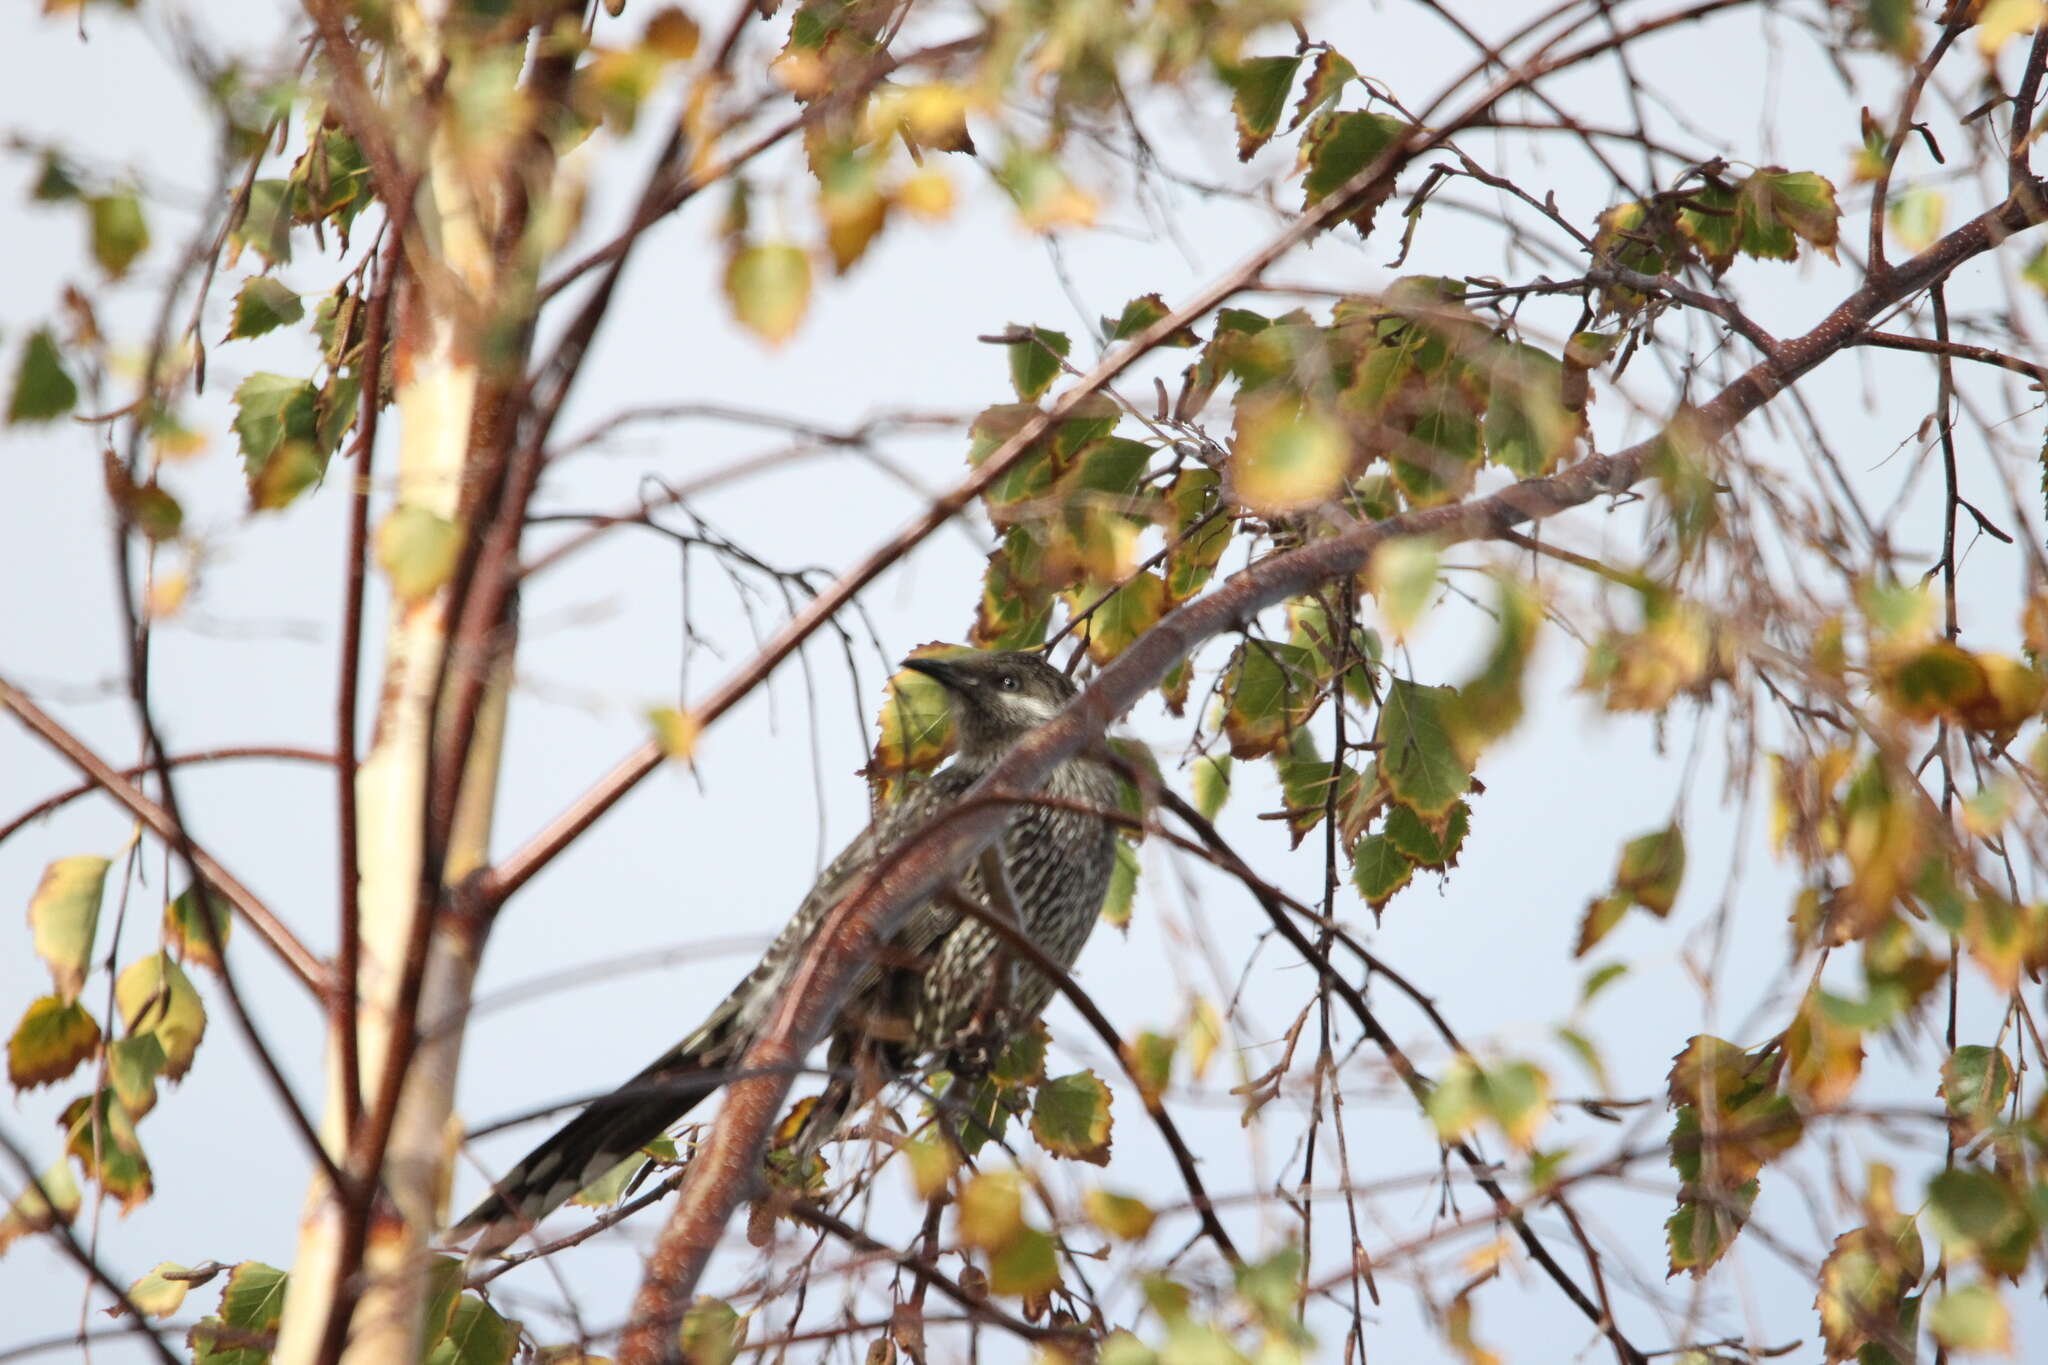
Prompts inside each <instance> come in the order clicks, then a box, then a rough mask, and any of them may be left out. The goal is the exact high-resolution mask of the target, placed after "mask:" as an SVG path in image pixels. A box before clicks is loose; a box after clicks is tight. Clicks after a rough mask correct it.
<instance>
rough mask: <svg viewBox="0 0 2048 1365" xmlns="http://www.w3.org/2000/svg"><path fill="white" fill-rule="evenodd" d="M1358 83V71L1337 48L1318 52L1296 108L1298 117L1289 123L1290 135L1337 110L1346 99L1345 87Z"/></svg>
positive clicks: (1327, 48) (1295, 115)
mask: <svg viewBox="0 0 2048 1365" xmlns="http://www.w3.org/2000/svg"><path fill="white" fill-rule="evenodd" d="M1357 79H1358V68H1357V67H1355V66H1353V65H1352V64H1351V63H1350V62H1349V61H1347V60H1345V58H1344V56H1343V54H1341V53H1339V52H1338V51H1337V50H1336V49H1335V48H1330V47H1326V48H1324V49H1322V50H1321V51H1319V52H1317V53H1316V61H1315V65H1314V66H1312V67H1310V68H1309V73H1308V79H1307V80H1306V81H1303V82H1302V85H1301V100H1300V102H1299V103H1297V104H1296V105H1295V106H1294V117H1293V118H1291V119H1289V120H1288V121H1287V131H1289V132H1290V133H1291V132H1293V131H1294V130H1295V129H1296V128H1299V127H1300V126H1301V125H1302V124H1304V123H1306V122H1308V120H1309V119H1311V118H1313V117H1315V116H1316V115H1317V114H1320V113H1322V112H1323V111H1324V110H1325V109H1330V108H1334V107H1335V106H1336V104H1337V101H1338V100H1339V99H1341V98H1343V95H1344V87H1345V86H1347V85H1349V84H1350V83H1351V82H1352V81H1355V80H1357Z"/></svg>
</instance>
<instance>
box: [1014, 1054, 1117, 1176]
mask: <svg viewBox="0 0 2048 1365" xmlns="http://www.w3.org/2000/svg"><path fill="white" fill-rule="evenodd" d="M1112 1124H1113V1119H1112V1117H1111V1115H1110V1112H1109V1087H1108V1086H1106V1085H1104V1084H1103V1083H1102V1082H1101V1081H1100V1080H1099V1079H1097V1078H1096V1075H1095V1073H1094V1072H1092V1071H1076V1072H1074V1073H1073V1074H1072V1075H1069V1076H1061V1077H1059V1078H1058V1079H1056V1080H1050V1081H1047V1082H1046V1083H1045V1084H1044V1085H1041V1086H1039V1087H1038V1094H1037V1095H1036V1096H1034V1097H1033V1098H1032V1101H1031V1136H1032V1137H1034V1138H1037V1139H1038V1145H1039V1146H1041V1147H1043V1148H1045V1150H1046V1151H1048V1152H1051V1153H1052V1154H1053V1155H1054V1156H1063V1157H1066V1158H1067V1159H1069V1160H1071V1161H1086V1162H1089V1163H1091V1164H1093V1165H1097V1166H1107V1165H1108V1164H1109V1130H1110V1128H1111V1126H1112Z"/></svg>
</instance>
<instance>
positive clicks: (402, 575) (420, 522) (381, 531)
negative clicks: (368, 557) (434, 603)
mask: <svg viewBox="0 0 2048 1365" xmlns="http://www.w3.org/2000/svg"><path fill="white" fill-rule="evenodd" d="M462 541H463V536H462V528H461V527H460V526H458V525H456V524H455V523H454V522H452V521H450V520H448V519H447V518H446V517H443V516H441V515H439V514H438V513H435V512H432V511H429V510H428V509H427V508H424V507H420V506H417V505H414V504H411V503H401V504H400V505H399V506H397V507H395V508H393V509H392V511H391V515H390V516H389V517H386V518H385V519H384V524H383V525H382V526H380V527H378V528H377V563H378V564H379V565H380V566H381V567H382V568H383V570H384V572H385V573H387V574H389V575H390V576H391V592H392V595H393V596H395V597H396V598H397V599H398V600H399V601H400V602H401V603H403V604H405V605H406V606H412V605H414V604H415V603H419V602H424V601H426V600H427V599H428V598H429V597H432V596H433V595H434V594H435V593H437V592H439V591H440V590H441V587H442V585H443V584H445V583H446V582H447V581H448V580H449V579H450V578H452V577H453V576H454V574H455V566H456V564H457V563H458V562H460V560H461V558H462Z"/></svg>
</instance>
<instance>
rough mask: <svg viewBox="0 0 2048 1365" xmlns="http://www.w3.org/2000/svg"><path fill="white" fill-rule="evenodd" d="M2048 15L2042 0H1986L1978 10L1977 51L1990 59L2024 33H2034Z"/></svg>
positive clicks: (2047, 7)
mask: <svg viewBox="0 0 2048 1365" xmlns="http://www.w3.org/2000/svg"><path fill="white" fill-rule="evenodd" d="M2044 15H2048V5H2044V4H2043V3H2041V0H1985V4H1984V7H1983V8H1982V9H1980V10H1979V11H1978V12H1977V50H1978V51H1979V52H1981V53H1983V54H1984V55H1985V57H1987V58H1991V57H1996V56H1997V55H1998V49H2000V48H2001V47H2004V46H2005V45H2006V43H2007V42H2009V41H2010V40H2012V39H2014V38H2016V37H2018V36H2019V35H2020V34H2022V33H2032V32H2033V31H2034V30H2035V29H2037V28H2039V27H2040V26H2041V19H2042V17H2043V16H2044Z"/></svg>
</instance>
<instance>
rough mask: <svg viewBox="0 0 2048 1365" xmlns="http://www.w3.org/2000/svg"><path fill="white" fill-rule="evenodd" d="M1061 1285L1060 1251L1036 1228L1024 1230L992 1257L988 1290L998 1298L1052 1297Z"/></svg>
mask: <svg viewBox="0 0 2048 1365" xmlns="http://www.w3.org/2000/svg"><path fill="white" fill-rule="evenodd" d="M1059 1284H1060V1267H1059V1256H1058V1248H1056V1247H1055V1246H1054V1245H1053V1241H1052V1238H1050V1237H1048V1236H1047V1235H1046V1234H1044V1233H1042V1232H1040V1231H1039V1230H1038V1229H1037V1228H1025V1229H1023V1230H1022V1231H1021V1232H1019V1233H1018V1234H1017V1235H1016V1236H1015V1237H1013V1238H1012V1239H1011V1240H1010V1241H1009V1243H1008V1244H1007V1245H1005V1246H1003V1247H1002V1248H1001V1249H1000V1250H998V1251H997V1252H996V1253H995V1254H994V1255H992V1256H990V1257H989V1262H988V1287H989V1289H990V1290H992V1291H993V1292H995V1293H997V1294H1016V1295H1025V1296H1028V1295H1040V1294H1050V1293H1051V1292H1052V1291H1053V1290H1055V1289H1057V1288H1059Z"/></svg>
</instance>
